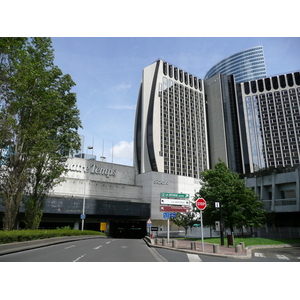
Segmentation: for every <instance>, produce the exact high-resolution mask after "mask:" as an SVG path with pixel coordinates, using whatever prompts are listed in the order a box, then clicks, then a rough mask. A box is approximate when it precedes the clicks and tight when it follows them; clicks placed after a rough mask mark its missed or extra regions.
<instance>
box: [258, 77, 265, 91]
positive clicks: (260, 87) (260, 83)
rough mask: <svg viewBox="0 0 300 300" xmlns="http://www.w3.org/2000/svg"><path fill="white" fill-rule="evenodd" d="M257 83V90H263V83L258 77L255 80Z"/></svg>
mask: <svg viewBox="0 0 300 300" xmlns="http://www.w3.org/2000/svg"><path fill="white" fill-rule="evenodd" d="M257 84H258V90H259V91H260V92H263V91H264V83H263V81H262V79H259V80H258V81H257Z"/></svg>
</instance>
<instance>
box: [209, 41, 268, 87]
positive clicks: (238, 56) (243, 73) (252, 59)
mask: <svg viewBox="0 0 300 300" xmlns="http://www.w3.org/2000/svg"><path fill="white" fill-rule="evenodd" d="M217 73H221V74H226V75H234V77H235V82H236V83H240V82H244V81H250V80H255V79H260V78H265V77H267V71H266V64H265V57H264V51H263V47H262V46H257V47H253V48H250V49H246V50H243V51H240V52H238V53H235V54H232V55H230V56H228V57H227V58H224V59H222V60H221V61H220V62H218V63H217V64H215V65H214V66H213V67H212V68H211V69H210V70H209V71H208V72H207V73H206V75H205V78H204V79H208V78H210V77H212V76H214V75H216V74H217Z"/></svg>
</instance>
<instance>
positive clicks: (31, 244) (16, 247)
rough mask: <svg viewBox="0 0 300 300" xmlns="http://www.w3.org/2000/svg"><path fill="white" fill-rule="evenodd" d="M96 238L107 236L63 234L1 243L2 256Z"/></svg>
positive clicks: (0, 253) (0, 252) (0, 251)
mask: <svg viewBox="0 0 300 300" xmlns="http://www.w3.org/2000/svg"><path fill="white" fill-rule="evenodd" d="M96 238H107V237H106V236H102V235H82V236H80V235H78V236H62V237H54V238H48V239H41V240H33V241H26V242H15V243H8V244H1V245H0V256H1V255H5V254H11V253H17V252H21V251H26V250H31V249H37V248H42V247H46V246H50V245H56V244H62V243H67V242H72V241H79V240H85V239H96Z"/></svg>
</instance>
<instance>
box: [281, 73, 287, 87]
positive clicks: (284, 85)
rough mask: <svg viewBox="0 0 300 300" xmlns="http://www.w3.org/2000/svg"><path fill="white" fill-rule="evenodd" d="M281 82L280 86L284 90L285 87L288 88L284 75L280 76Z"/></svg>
mask: <svg viewBox="0 0 300 300" xmlns="http://www.w3.org/2000/svg"><path fill="white" fill-rule="evenodd" d="M279 81H280V86H281V87H282V88H285V87H286V82H285V78H284V75H280V76H279Z"/></svg>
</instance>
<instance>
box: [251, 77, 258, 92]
mask: <svg viewBox="0 0 300 300" xmlns="http://www.w3.org/2000/svg"><path fill="white" fill-rule="evenodd" d="M251 91H252V93H256V91H257V88H256V81H254V80H253V81H251Z"/></svg>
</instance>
